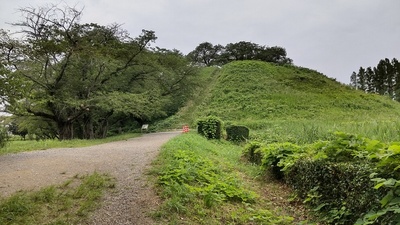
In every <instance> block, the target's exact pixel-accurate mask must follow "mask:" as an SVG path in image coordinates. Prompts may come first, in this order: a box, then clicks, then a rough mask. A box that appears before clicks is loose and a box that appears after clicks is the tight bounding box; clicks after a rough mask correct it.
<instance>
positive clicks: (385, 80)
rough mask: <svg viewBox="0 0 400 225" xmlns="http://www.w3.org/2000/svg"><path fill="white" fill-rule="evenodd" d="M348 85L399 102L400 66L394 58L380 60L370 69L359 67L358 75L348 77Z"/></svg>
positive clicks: (354, 73) (353, 74)
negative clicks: (386, 96)
mask: <svg viewBox="0 0 400 225" xmlns="http://www.w3.org/2000/svg"><path fill="white" fill-rule="evenodd" d="M350 85H351V86H353V87H355V88H357V89H361V90H363V91H366V92H369V93H377V94H381V95H388V96H390V97H391V98H392V99H396V100H398V101H399V100H400V97H399V96H400V64H399V62H398V60H397V59H396V58H394V59H393V60H392V61H390V60H389V59H388V58H385V59H382V60H380V61H379V62H378V64H377V65H376V66H375V67H373V68H371V67H368V68H367V69H364V68H363V67H360V69H359V70H358V73H356V72H353V73H352V74H351V76H350Z"/></svg>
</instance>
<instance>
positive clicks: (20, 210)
mask: <svg viewBox="0 0 400 225" xmlns="http://www.w3.org/2000/svg"><path fill="white" fill-rule="evenodd" d="M113 187H114V181H113V179H112V178H111V177H109V176H108V175H105V174H99V173H94V174H91V175H86V176H75V177H74V178H73V179H70V180H68V181H66V182H65V183H64V184H62V185H60V186H49V187H45V188H43V189H41V190H39V191H34V192H17V193H16V194H14V195H12V196H11V197H8V198H2V199H0V224H4V225H8V224H58V225H62V224H65V225H66V224H80V223H82V222H83V221H85V219H87V217H88V214H89V213H90V212H92V211H93V210H94V209H96V208H97V207H98V206H99V201H100V198H101V196H102V195H103V193H104V191H106V190H109V189H111V188H113Z"/></svg>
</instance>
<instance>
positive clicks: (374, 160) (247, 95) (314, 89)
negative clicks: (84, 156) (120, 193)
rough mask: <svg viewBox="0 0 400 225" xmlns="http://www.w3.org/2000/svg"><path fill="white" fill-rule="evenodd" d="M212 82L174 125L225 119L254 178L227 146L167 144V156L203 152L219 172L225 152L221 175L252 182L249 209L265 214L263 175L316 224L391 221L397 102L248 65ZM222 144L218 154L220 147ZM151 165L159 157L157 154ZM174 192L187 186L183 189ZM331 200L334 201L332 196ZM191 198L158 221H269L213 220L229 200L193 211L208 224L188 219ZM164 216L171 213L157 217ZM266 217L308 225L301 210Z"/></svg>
mask: <svg viewBox="0 0 400 225" xmlns="http://www.w3.org/2000/svg"><path fill="white" fill-rule="evenodd" d="M213 81H214V83H210V85H212V88H211V91H210V92H209V93H207V95H205V96H203V101H202V102H197V106H193V105H192V111H191V113H190V116H187V117H185V116H180V117H175V119H177V120H179V119H182V118H185V119H187V121H189V123H190V124H191V125H195V124H196V123H195V121H196V119H198V118H202V117H206V116H216V117H218V118H220V119H222V120H223V121H224V122H225V126H226V125H231V124H238V125H245V126H247V127H249V128H250V130H251V135H250V139H251V140H252V142H250V145H249V146H248V147H247V148H246V149H245V151H244V155H245V156H246V158H248V159H249V160H250V161H252V160H253V161H252V163H260V164H261V170H262V172H260V171H259V173H246V172H244V171H248V170H249V168H252V167H253V168H254V165H253V164H247V163H240V161H239V160H240V154H239V152H240V150H242V148H240V147H239V149H238V148H237V147H234V146H233V145H229V146H227V145H226V144H223V143H224V141H212V143H213V144H215V146H216V147H215V149H218V150H214V151H213V150H210V149H209V148H208V144H207V143H205V142H204V141H201V140H198V139H195V138H193V139H190V140H189V142H190V144H186V143H179V145H178V144H175V145H174V146H172V147H171V146H170V148H171V149H173V150H174V151H179V150H184V149H189V152H193V151H194V150H193V148H195V149H197V148H199V149H201V150H202V151H203V153H202V154H201V156H200V157H201V158H211V159H215V161H219V162H220V163H221V164H223V165H224V162H225V160H226V159H227V158H228V157H227V156H226V155H225V154H224V153H222V152H230V153H231V154H232V155H235V156H233V158H231V160H232V159H234V161H236V164H235V163H233V164H232V165H231V166H230V167H228V168H235V169H234V170H236V171H242V174H241V175H242V176H241V177H240V178H241V180H242V181H245V183H246V182H248V183H250V186H252V184H255V183H257V182H259V181H261V182H260V186H261V187H263V188H264V189H263V188H261V189H263V190H267V191H262V190H260V189H251V190H254V191H255V192H256V193H258V195H259V196H260V197H259V198H255V199H254V203H252V204H253V205H251V208H252V209H254V208H257V207H259V208H258V209H260V208H262V209H264V210H270V209H271V208H269V207H268V206H267V205H268V204H270V205H276V202H277V199H276V198H275V199H272V198H268V195H270V194H271V193H276V189H272V188H271V186H270V185H271V184H272V183H274V182H268V183H264V181H265V180H263V179H264V175H265V174H271V175H274V176H275V177H276V178H277V179H280V180H282V181H283V182H284V183H281V184H280V185H281V186H280V187H281V188H283V187H285V184H286V185H289V186H290V187H291V188H292V191H293V194H296V195H295V196H296V198H295V199H297V200H299V201H300V202H302V203H303V204H305V205H308V206H310V207H311V209H313V211H314V212H315V213H317V214H318V215H320V216H321V217H320V218H319V223H320V224H332V223H335V224H354V223H356V224H381V223H384V224H395V223H396V222H399V221H397V220H399V218H400V217H398V216H397V215H398V214H399V204H398V201H399V199H400V198H399V195H400V192H399V187H400V185H399V184H400V183H399V182H400V181H399V177H398V169H399V166H398V165H399V164H400V162H399V161H398V159H399V158H398V156H399V155H400V152H399V151H398V143H394V141H398V140H399V138H400V136H399V130H400V123H399V122H397V121H398V119H399V116H400V114H399V112H400V111H399V109H400V105H399V104H398V103H397V102H395V101H393V100H391V99H389V98H388V97H385V96H378V95H371V94H366V93H364V92H362V91H357V90H354V89H351V88H350V87H348V86H345V85H342V84H340V83H338V82H336V81H335V80H332V79H330V78H327V77H326V76H324V75H322V74H320V73H318V72H316V71H312V70H309V69H305V68H300V67H295V66H277V65H273V64H268V63H264V62H258V61H237V62H233V63H229V64H227V65H225V66H224V67H223V69H222V70H220V71H218V72H217V73H216V74H214V80H213ZM193 111H195V112H193ZM183 114H184V113H183ZM186 115H187V114H186ZM336 131H342V132H336ZM343 132H345V133H343ZM353 134H355V135H353ZM185 136H186V135H185ZM389 142H392V143H389ZM223 145H225V146H226V148H227V150H223V149H224V147H222V146H223ZM193 146H197V147H193ZM211 149H212V148H211ZM164 151H172V150H170V149H169V150H164ZM197 151H199V150H195V151H194V152H197ZM161 158H164V159H168V157H167V156H166V155H164V154H162V155H161ZM186 162H187V163H189V165H187V167H188V168H192V166H194V165H196V163H194V164H190V160H186ZM231 162H233V161H231ZM382 165H383V166H382ZM387 165H391V167H387ZM162 168H164V169H165V168H166V167H162ZM162 171H165V170H162ZM182 171H185V170H182ZM195 171H196V170H195ZM197 172H198V171H197ZM195 174H197V173H195ZM158 175H159V179H161V180H162V179H163V176H165V174H164V173H163V172H161V173H159V174H158ZM259 175H262V176H259ZM189 177H190V176H189ZM175 178H176V177H175ZM259 178H263V179H259ZM222 180H223V179H219V180H218V181H222ZM159 183H160V182H159ZM275 183H276V182H275ZM181 185H183V186H184V187H187V184H185V183H184V182H183V183H181ZM166 186H167V187H166ZM166 186H165V183H162V182H161V183H160V187H161V189H162V190H164V191H165V190H168V188H170V187H168V185H166ZM253 186H255V185H253ZM204 187H206V186H204ZM204 187H203V186H202V188H204ZM200 189H201V188H200ZM200 189H196V190H200ZM162 193H163V194H164V193H165V192H162ZM171 193H172V192H171ZM333 193H334V195H335V196H339V197H335V196H332V195H333ZM219 194H220V193H219ZM280 194H281V196H280V197H281V198H287V193H286V194H285V193H282V192H280ZM371 196H372V197H371ZM192 197H193V198H190V201H189V202H184V203H183V204H182V205H181V206H184V207H187V211H180V212H176V211H175V212H173V210H172V211H171V210H170V209H166V208H163V209H162V210H163V211H161V213H159V214H158V216H160V217H161V218H163V219H166V220H167V221H169V222H172V223H177V224H185V223H190V222H194V221H195V223H198V224H202V223H217V222H216V221H219V222H220V221H224V222H225V220H227V221H228V222H230V223H232V224H249V223H250V224H251V223H253V224H268V223H269V224H271V222H270V221H262V220H259V221H252V222H249V220H247V221H246V220H239V221H238V220H228V219H227V218H225V217H222V216H221V215H223V214H228V215H229V213H227V212H226V211H224V205H225V204H231V203H229V202H222V203H221V205H219V207H217V208H218V209H214V208H212V209H213V210H203V211H201V212H202V213H203V214H202V215H203V217H204V216H205V217H207V218H209V217H210V218H213V219H215V220H204V221H198V220H196V218H199V215H198V214H197V212H198V211H196V207H192V206H193V204H195V206H197V207H198V205H197V203H198V202H202V200H201V199H202V198H203V197H204V195H201V194H200V195H197V196H196V195H194V196H192ZM332 197H333V199H332ZM167 198H174V199H175V201H177V202H179V201H180V200H181V199H180V197H179V196H167ZM265 198H267V200H265ZM186 199H189V198H186ZM262 199H263V200H262ZM263 201H268V203H267V204H266V205H265V204H264V203H265V202H264V203H261V202H263ZM168 202H169V200H167V201H166V202H165V204H169V203H168ZM196 202H197V203H196ZM258 204H262V206H260V205H258ZM254 205H258V206H254ZM281 206H282V205H281ZM291 206H293V205H292V204H290V203H288V202H286V203H284V204H283V207H286V208H289V207H291ZM239 207H241V206H239ZM198 208H201V207H198ZM300 208H301V207H300ZM242 209H244V211H242V212H244V214H240V215H242V216H239V217H240V218H247V219H249V218H248V217H246V216H245V215H246V207H244V208H242ZM278 211H279V210H278ZM166 212H173V213H172V214H169V215H168V216H166V217H165V215H166V214H167V213H166ZM229 212H232V211H229ZM270 212H272V214H271V218H286V217H281V216H285V215H286V216H290V217H292V218H293V219H294V220H295V221H293V222H294V223H295V222H299V224H304V223H307V224H309V221H307V219H306V218H307V217H308V216H307V215H308V213H306V212H304V211H303V213H300V214H301V215H302V216H298V215H299V213H294V214H293V211H292V212H285V213H283V214H279V213H277V212H275V211H273V210H272V211H270ZM294 212H296V210H294ZM235 215H238V214H235ZM179 218H184V220H183V221H179V222H178V220H176V219H179ZM252 218H253V217H252ZM230 219H232V218H230ZM285 222H286V223H289V222H288V221H285ZM291 223H292V222H291Z"/></svg>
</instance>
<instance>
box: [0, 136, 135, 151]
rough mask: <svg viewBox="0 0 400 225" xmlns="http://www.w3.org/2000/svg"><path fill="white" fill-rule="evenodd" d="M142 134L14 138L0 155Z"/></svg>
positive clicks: (73, 145) (124, 138) (83, 145)
mask: <svg viewBox="0 0 400 225" xmlns="http://www.w3.org/2000/svg"><path fill="white" fill-rule="evenodd" d="M140 135H141V134H139V133H127V134H121V135H116V136H112V137H107V138H103V139H93V140H86V139H85V140H84V139H74V140H63V141H60V140H50V139H49V140H39V141H33V140H25V141H23V140H19V141H17V140H13V141H10V142H9V143H7V145H6V146H5V147H4V148H0V155H4V154H9V153H18V152H26V151H34V150H45V149H50V148H76V147H86V146H91V145H98V144H103V143H108V142H113V141H121V140H127V139H129V138H134V137H138V136H140Z"/></svg>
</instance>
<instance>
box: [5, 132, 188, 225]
mask: <svg viewBox="0 0 400 225" xmlns="http://www.w3.org/2000/svg"><path fill="white" fill-rule="evenodd" d="M179 134H180V132H164V133H154V134H145V135H143V136H141V137H138V138H132V139H129V140H127V141H118V142H112V143H107V144H101V145H96V146H90V147H84V148H65V149H50V150H44V151H33V152H26V153H19V154H10V155H5V156H0V194H1V195H2V196H9V195H10V194H12V193H14V192H15V191H18V190H32V189H38V188H40V187H44V186H48V185H54V184H60V183H62V182H63V181H65V180H67V179H68V178H71V177H73V176H74V175H76V174H80V175H83V174H87V173H93V172H94V171H97V172H105V173H108V174H110V175H111V176H113V177H115V178H116V180H117V185H116V191H115V192H113V193H110V194H107V196H105V199H104V202H103V204H102V208H101V209H99V210H98V211H96V212H95V213H94V214H93V216H92V217H91V219H90V222H89V224H152V221H151V219H149V218H148V216H147V213H148V211H149V210H150V209H151V208H153V207H154V206H155V205H156V201H157V200H156V196H154V193H153V191H152V190H151V187H149V186H148V185H147V183H146V180H145V178H143V172H144V170H145V169H146V168H147V166H148V165H149V164H150V163H151V161H152V160H153V159H154V158H155V156H156V155H157V153H158V151H159V149H160V147H161V146H162V145H163V144H164V143H166V142H167V141H168V140H169V139H171V138H172V137H175V136H177V135H179Z"/></svg>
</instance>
